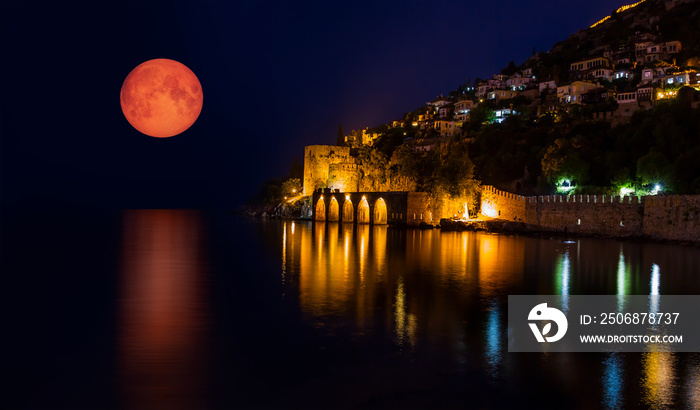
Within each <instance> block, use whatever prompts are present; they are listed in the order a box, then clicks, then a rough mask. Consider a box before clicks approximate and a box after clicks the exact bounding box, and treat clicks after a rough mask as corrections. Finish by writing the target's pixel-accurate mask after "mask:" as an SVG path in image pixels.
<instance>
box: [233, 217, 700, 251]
mask: <svg viewBox="0 0 700 410" xmlns="http://www.w3.org/2000/svg"><path fill="white" fill-rule="evenodd" d="M237 214H238V215H242V216H246V217H248V218H253V219H274V220H287V221H305V222H314V221H313V219H312V218H310V217H299V216H280V215H265V216H263V215H251V214H247V213H237ZM325 223H337V222H325ZM387 226H390V227H392V228H399V229H420V230H425V229H439V230H440V231H443V232H464V231H466V232H487V233H497V234H504V235H516V236H525V237H536V238H543V239H546V238H560V239H573V238H594V239H624V240H629V241H635V242H648V243H663V244H671V245H684V246H692V247H700V242H694V241H687V240H674V239H665V238H653V237H648V236H639V235H627V236H620V235H605V234H597V233H583V232H572V231H567V230H556V229H551V228H546V227H542V226H538V225H532V224H527V223H525V222H515V221H507V220H504V219H475V220H469V221H454V220H450V219H441V220H440V223H439V224H427V223H421V224H420V225H415V226H412V225H408V224H388V225H387Z"/></svg>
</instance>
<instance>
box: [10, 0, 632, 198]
mask: <svg viewBox="0 0 700 410" xmlns="http://www.w3.org/2000/svg"><path fill="white" fill-rule="evenodd" d="M202 3H203V2H195V1H191V2H178V3H174V2H165V1H163V2H150V3H142V2H138V3H136V2H134V3H127V2H121V1H120V2H90V3H87V2H85V3H74V2H53V3H36V2H27V1H22V2H10V3H8V2H3V3H2V4H1V5H0V39H1V40H0V41H2V48H0V53H1V54H0V74H1V78H2V90H0V99H1V102H2V107H1V108H2V111H0V155H1V158H0V167H1V168H0V201H1V204H2V206H3V207H5V208H8V207H15V206H22V207H25V206H39V207H41V206H71V207H72V206H83V207H97V208H150V207H161V208H181V207H205V208H212V207H214V208H232V207H235V206H237V205H240V204H241V203H243V202H245V201H246V200H247V199H249V198H250V197H251V196H253V195H254V194H255V193H256V192H257V189H258V186H259V184H260V183H261V182H262V181H263V180H265V179H267V178H270V177H281V176H284V175H285V174H286V173H287V171H288V170H289V167H290V165H291V163H292V161H293V159H294V157H295V156H298V157H299V159H300V160H303V147H304V146H305V145H310V144H333V143H335V139H336V132H337V129H338V125H339V124H342V125H343V129H344V130H345V133H346V134H347V133H349V132H350V130H352V129H360V128H364V127H367V126H376V125H379V124H382V123H386V122H390V121H391V120H393V119H397V118H400V117H401V116H402V114H403V113H405V112H407V111H411V110H414V109H416V108H418V107H419V106H421V105H422V104H424V103H425V102H426V101H429V100H431V99H433V98H435V97H436V96H438V95H439V94H441V93H442V94H447V93H448V92H449V91H450V90H453V89H456V88H457V86H458V84H460V83H464V82H466V81H467V79H472V80H474V79H475V78H477V77H481V78H488V77H490V76H491V75H492V74H494V73H497V72H499V71H500V69H501V68H503V67H505V66H506V65H507V64H508V62H509V61H511V60H513V61H515V63H516V64H520V63H522V62H524V61H525V59H526V58H528V57H529V56H530V55H531V54H532V49H533V47H535V48H536V49H537V51H538V52H539V51H541V50H548V49H549V48H551V46H552V45H554V44H555V43H556V42H558V41H561V40H564V39H566V38H567V37H568V36H569V35H570V34H573V33H575V32H576V31H577V30H579V29H583V28H586V27H588V26H590V25H591V24H592V23H594V22H596V21H597V20H599V19H601V18H602V17H604V16H606V15H609V14H610V12H611V11H612V10H614V9H616V8H617V7H619V6H621V5H624V4H626V3H628V2H627V1H624V0H612V1H602V0H592V1H591V0H568V1H561V0H557V1H554V0H539V1H531V2H522V1H501V2H493V1H479V2H477V1H462V2H457V1H425V2H414V1H378V2H370V1H313V2H311V1H310V2H306V1H278V2H270V1H236V2H227V3H226V4H223V3H214V2H208V3H204V4H202ZM153 58H170V59H174V60H177V61H180V62H181V63H183V64H185V65H187V66H188V67H189V68H190V69H191V70H192V71H194V73H195V74H196V75H197V76H198V78H199V80H200V82H201V84H202V87H203V91H204V107H203V109H202V113H201V115H200V117H199V119H198V120H197V122H196V123H195V124H194V125H193V127H192V128H190V129H189V130H187V131H186V132H185V133H183V134H181V135H178V136H175V137H172V138H167V139H157V138H151V137H147V136H145V135H143V134H141V133H139V132H138V131H136V130H135V129H133V128H132V127H131V125H129V123H128V122H127V121H126V119H125V118H124V115H123V114H122V111H121V107H120V103H119V92H120V89H121V85H122V82H123V81H124V78H125V77H126V76H127V75H128V74H129V72H130V71H131V70H132V69H133V68H134V67H136V66H137V65H139V64H140V63H142V62H144V61H146V60H150V59H153Z"/></svg>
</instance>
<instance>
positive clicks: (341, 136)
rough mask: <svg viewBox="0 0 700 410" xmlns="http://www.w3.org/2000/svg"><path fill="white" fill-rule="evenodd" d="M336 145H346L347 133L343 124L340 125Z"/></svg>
mask: <svg viewBox="0 0 700 410" xmlns="http://www.w3.org/2000/svg"><path fill="white" fill-rule="evenodd" d="M335 145H337V146H339V147H344V146H345V135H344V133H343V124H340V125H338V136H337V138H336V140H335Z"/></svg>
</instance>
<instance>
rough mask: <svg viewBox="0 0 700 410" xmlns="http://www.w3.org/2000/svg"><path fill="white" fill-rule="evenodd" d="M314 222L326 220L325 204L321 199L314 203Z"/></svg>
mask: <svg viewBox="0 0 700 410" xmlns="http://www.w3.org/2000/svg"><path fill="white" fill-rule="evenodd" d="M316 220H317V221H325V220H326V203H325V202H324V201H323V197H321V198H319V200H318V202H316Z"/></svg>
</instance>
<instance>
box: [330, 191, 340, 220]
mask: <svg viewBox="0 0 700 410" xmlns="http://www.w3.org/2000/svg"><path fill="white" fill-rule="evenodd" d="M328 220H329V221H330V222H338V221H339V220H340V206H339V205H338V200H336V199H335V197H331V204H330V208H329V209H328Z"/></svg>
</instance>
